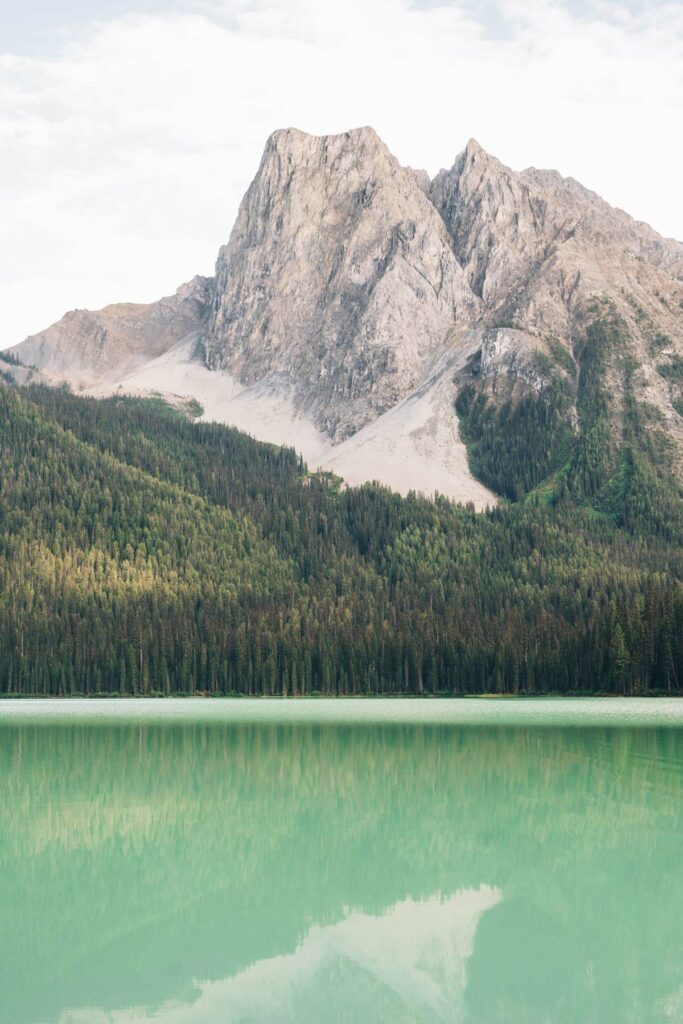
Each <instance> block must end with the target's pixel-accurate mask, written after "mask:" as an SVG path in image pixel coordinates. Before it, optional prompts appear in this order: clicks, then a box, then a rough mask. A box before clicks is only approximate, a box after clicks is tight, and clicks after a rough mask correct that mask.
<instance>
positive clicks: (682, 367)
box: [657, 353, 683, 383]
mask: <svg viewBox="0 0 683 1024" xmlns="http://www.w3.org/2000/svg"><path fill="white" fill-rule="evenodd" d="M657 370H658V372H659V373H660V374H661V375H662V377H666V378H667V380H673V381H676V383H679V382H681V381H683V356H679V355H678V353H674V354H673V355H672V356H670V358H669V362H668V363H660V364H659V366H658V367H657Z"/></svg>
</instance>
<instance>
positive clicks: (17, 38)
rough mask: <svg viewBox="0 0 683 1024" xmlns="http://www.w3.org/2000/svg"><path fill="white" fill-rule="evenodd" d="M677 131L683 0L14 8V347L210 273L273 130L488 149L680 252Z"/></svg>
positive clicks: (446, 149) (415, 162) (10, 295)
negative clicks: (62, 322)
mask: <svg viewBox="0 0 683 1024" xmlns="http://www.w3.org/2000/svg"><path fill="white" fill-rule="evenodd" d="M93 19H96V20H93ZM682 122H683V3H681V2H677V3H673V4H672V3H658V2H657V0H624V2H621V3H619V4H617V3H611V2H609V0H566V2H560V0H479V2H477V0H438V2H432V0H419V2H418V0H414V2H410V0H164V2H161V0H87V2H86V0H60V2H59V3H56V2H55V0H22V2H21V3H16V2H15V0H0V309H1V310H2V317H1V318H0V347H3V346H6V345H10V344H14V343H16V342H18V341H21V340H22V339H23V338H24V337H25V336H26V335H27V334H28V333H32V332H34V331H37V330H40V329H41V328H43V327H45V326H47V325H48V324H49V323H51V322H52V321H54V320H55V319H57V318H58V317H59V316H61V315H62V313H64V312H65V311H66V310H67V309H72V308H76V307H90V308H96V307H98V306H101V305H104V304H105V303H107V302H112V301H120V300H131V301H149V300H152V299H155V298H157V297H159V296H160V295H162V294H168V293H169V292H172V291H174V290H175V288H176V287H177V285H178V284H180V283H181V282H182V281H184V280H187V279H188V278H190V277H192V276H193V275H194V274H196V273H205V274H210V273H211V272H212V269H213V262H214V259H215V256H216V253H217V250H218V247H219V246H220V245H221V244H223V243H224V242H225V241H227V238H228V236H229V232H230V228H231V226H232V222H233V219H234V216H235V212H236V209H237V204H238V203H239V200H240V198H241V196H242V194H243V192H244V191H245V189H246V187H247V185H248V184H249V181H250V179H251V178H252V176H253V174H254V172H255V171H256V168H257V166H258V162H259V159H260V155H261V151H262V149H263V144H264V142H265V139H266V137H267V136H268V135H269V133H270V132H271V131H272V130H273V129H274V128H277V127H286V126H290V125H294V126H296V127H299V128H302V129H304V130H307V131H312V132H316V133H324V132H338V131H343V130H345V129H347V128H350V127H354V126H358V125H363V124H371V125H372V126H373V127H374V128H376V129H377V131H378V132H379V134H380V135H381V136H382V137H383V139H384V141H385V142H386V143H387V144H388V145H389V147H390V149H392V151H393V152H394V153H395V154H396V156H397V157H398V158H399V159H400V160H402V161H403V162H404V163H409V164H411V165H412V166H414V167H426V168H427V169H428V170H429V171H430V172H432V173H434V172H436V171H437V170H438V169H439V168H440V167H442V166H448V165H450V164H451V163H452V162H453V159H454V157H455V155H456V153H457V152H458V151H459V150H460V149H461V148H462V147H463V146H464V144H465V142H466V141H467V139H468V138H469V137H471V136H474V137H475V138H476V139H478V141H479V142H480V143H481V144H482V145H483V146H484V148H485V149H487V150H489V152H492V153H494V154H495V155H496V156H498V157H499V158H500V159H502V160H503V161H504V162H505V163H507V164H509V165H511V166H512V167H515V168H522V167H526V166H528V165H535V166H540V167H556V168H557V169H558V170H560V171H561V172H562V173H563V174H568V175H572V176H574V177H575V178H578V179H579V180H580V181H582V182H583V183H584V184H585V185H587V186H589V187H590V188H593V189H595V190H596V191H597V192H599V193H600V194H601V195H603V196H604V197H605V198H606V199H607V200H608V201H609V202H611V203H613V204H614V205H617V206H621V207H622V208H624V209H626V210H627V211H628V212H629V213H632V214H633V215H634V216H636V217H638V218H640V219H643V220H646V221H648V222H649V223H651V224H652V225H653V226H654V227H655V228H656V229H657V230H658V231H660V232H662V233H663V234H667V235H672V236H674V237H678V238H683V202H682V201H681V165H682V162H683V143H682V134H683V133H682V132H681V123H682Z"/></svg>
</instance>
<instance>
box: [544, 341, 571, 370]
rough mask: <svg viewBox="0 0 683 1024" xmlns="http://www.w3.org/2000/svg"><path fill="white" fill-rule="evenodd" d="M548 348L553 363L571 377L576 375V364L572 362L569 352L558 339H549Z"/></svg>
mask: <svg viewBox="0 0 683 1024" xmlns="http://www.w3.org/2000/svg"><path fill="white" fill-rule="evenodd" d="M548 347H549V349H550V354H551V356H552V357H553V359H554V360H555V363H556V364H557V365H558V366H559V367H560V368H561V369H563V370H564V371H565V373H568V374H569V375H570V376H571V377H573V376H574V375H575V373H576V363H575V362H574V359H573V357H572V354H571V352H570V351H569V350H568V349H567V348H565V346H564V345H563V344H562V342H561V341H560V340H559V339H558V338H552V337H551V338H549V339H548Z"/></svg>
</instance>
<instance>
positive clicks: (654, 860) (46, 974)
mask: <svg viewBox="0 0 683 1024" xmlns="http://www.w3.org/2000/svg"><path fill="white" fill-rule="evenodd" d="M0 771H1V773H2V775H1V777H2V780H3V783H2V791H1V792H2V797H1V799H0V1024H143V1022H151V1021H155V1022H159V1024H233V1022H235V1024H237V1022H239V1024H246V1022H249V1024H262V1022H269V1024H270V1022H272V1024H276V1022H277V1024H309V1022H310V1024H314V1022H315V1024H327V1022H329V1024H336V1022H348V1024H352V1022H353V1024H375V1022H387V1024H404V1022H405V1024H408V1022H411V1024H412V1022H415V1024H417V1022H430V1021H434V1022H453V1024H503V1022H505V1024H570V1022H571V1024H650V1022H661V1024H667V1022H672V1021H673V1022H683V701H681V702H676V701H664V700H649V701H621V700H608V701H583V700H573V701H544V700H539V701H500V700H468V701H456V700H453V701H414V700H413V701H398V700H396V701H384V700H357V701H342V700H338V701H326V700H312V701H290V702H281V701H268V702H266V701H247V700H244V701H211V700H188V701H166V702H161V701H118V702H110V701H101V702H99V701H91V702H82V701H73V702H42V703H41V702H29V701H21V702H19V701H18V702H12V703H10V702H6V703H3V704H0Z"/></svg>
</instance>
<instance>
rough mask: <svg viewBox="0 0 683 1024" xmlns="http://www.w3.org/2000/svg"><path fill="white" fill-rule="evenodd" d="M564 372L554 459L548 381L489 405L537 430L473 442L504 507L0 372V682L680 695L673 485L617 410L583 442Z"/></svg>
mask: <svg viewBox="0 0 683 1024" xmlns="http://www.w3.org/2000/svg"><path fill="white" fill-rule="evenodd" d="M594 345H595V350H596V352H595V359H597V360H598V361H599V357H600V339H599V338H598V339H597V341H595V340H594ZM583 386H584V392H585V400H584V402H583V405H582V406H581V407H580V408H581V415H582V418H583V419H584V421H585V429H583V431H582V433H581V435H580V437H579V438H578V440H577V441H576V442H575V445H574V449H573V450H572V452H571V453H570V452H569V448H568V446H569V440H568V438H567V437H566V436H565V434H564V433H562V434H561V436H560V435H559V434H555V433H553V431H554V429H555V426H556V425H557V424H558V423H559V419H558V417H559V413H560V408H559V407H560V406H561V401H562V400H561V397H560V398H558V403H557V405H553V407H552V408H551V409H550V411H544V412H540V411H539V410H534V409H533V408H531V407H526V406H525V407H522V409H521V411H520V412H518V413H516V412H514V411H513V410H510V409H508V410H506V411H505V412H504V413H503V416H505V417H507V420H506V422H510V421H512V424H513V427H514V426H515V423H518V421H519V420H520V418H521V420H522V421H523V420H524V418H525V417H529V418H530V419H531V421H532V432H531V435H530V436H532V437H535V436H539V437H540V436H542V435H544V432H546V431H547V430H548V428H550V440H549V445H548V448H547V450H545V451H543V452H541V453H540V454H539V455H538V456H533V457H532V456H531V455H530V456H529V460H528V465H527V463H525V462H524V459H523V458H522V465H521V469H520V471H519V472H518V473H517V474H516V475H515V474H514V473H512V472H511V471H510V465H511V462H510V460H511V459H512V458H513V457H514V458H517V457H518V456H519V451H520V448H519V438H520V437H521V436H522V434H521V433H520V431H519V430H518V431H517V432H516V433H515V430H512V431H511V432H509V439H508V442H506V444H504V445H502V448H501V450H500V451H499V452H498V454H496V452H493V453H492V452H491V450H490V446H489V448H488V449H487V447H486V443H485V438H484V443H480V451H479V458H480V461H481V462H482V463H483V464H484V465H485V467H487V468H485V472H489V473H490V474H492V475H495V476H496V478H497V479H498V480H501V481H505V480H508V481H509V485H508V484H505V486H504V487H502V489H503V490H504V491H505V492H506V493H508V494H509V495H510V497H513V498H518V499H520V500H518V501H517V502H516V503H511V504H503V505H501V506H500V507H499V508H497V509H495V510H493V511H490V512H488V513H484V514H476V513H475V512H474V511H473V510H472V509H468V508H462V507H458V506H454V505H452V504H451V503H449V502H448V501H446V500H444V499H437V500H435V501H429V500H426V499H423V498H420V497H417V496H410V497H408V498H407V499H402V498H400V497H398V496H396V495H394V494H392V493H390V492H389V491H387V490H385V489H383V488H380V487H377V486H366V487H363V488H360V489H349V490H344V489H341V488H339V486H338V482H336V481H335V480H333V479H332V478H329V477H324V476H317V475H309V474H308V473H307V471H306V468H305V466H304V465H303V464H302V463H301V461H300V460H299V459H298V458H297V456H296V455H295V453H294V452H293V451H289V450H283V449H278V448H275V447H271V446H268V445H263V444H259V443H257V442H255V441H252V440H251V439H250V438H248V437H246V436H245V435H242V434H240V433H238V432H236V431H233V430H230V429H227V428H225V427H221V426H217V425H209V424H202V423H193V422H190V421H189V420H188V419H186V418H185V417H184V416H182V415H180V414H179V413H178V412H176V411H174V410H172V409H170V408H168V407H166V406H165V405H163V403H161V402H155V401H141V400H133V399H111V400H107V401H95V400H92V399H85V398H78V397H74V396H73V395H71V394H69V393H68V392H66V391H63V390H54V389H43V388H30V389H17V388H12V387H9V386H3V385H2V384H1V383H0V469H1V477H0V693H2V694H5V695H8V694H40V695H51V694H52V695H62V694H98V693H112V694H152V693H167V694H168V693H176V692H177V693H210V694H230V693H249V694H288V695H296V694H306V693H331V694H338V693H348V694H361V693H391V694H396V693H398V694H421V693H427V694H429V693H445V692H448V693H473V692H492V693H503V692H511V693H542V692H568V693H579V692H595V693H628V694H631V693H655V692H664V693H672V692H680V691H681V690H683V551H682V549H681V543H680V541H681V537H682V536H683V516H682V513H681V509H682V508H683V503H682V502H681V495H680V489H678V488H677V486H676V485H675V483H674V482H673V481H672V480H671V479H670V478H669V477H668V475H667V473H666V471H665V462H666V459H665V457H663V456H662V453H661V452H660V451H659V450H658V449H657V447H656V444H655V442H654V441H647V442H646V441H645V440H644V438H645V437H646V436H649V434H650V433H651V432H648V431H644V430H642V429H641V427H642V424H641V423H640V421H639V416H641V412H640V411H639V410H638V409H636V408H635V407H634V408H633V409H631V410H630V413H629V416H627V420H626V422H625V426H624V443H623V445H622V446H621V447H619V448H618V450H613V449H612V448H611V447H610V446H609V444H605V443H602V442H601V437H602V436H603V433H604V427H603V419H604V411H603V410H601V408H600V407H599V406H600V403H599V401H598V400H597V399H596V398H594V397H593V398H591V396H590V394H589V389H588V386H587V385H586V384H585V382H584V385H583ZM470 401H471V402H473V401H476V400H475V399H474V398H472V397H470ZM490 415H493V414H488V413H487V412H486V410H485V409H483V407H479V408H478V410H477V412H476V416H474V415H473V416H472V417H471V419H470V423H471V425H472V430H474V431H476V430H477V429H479V430H480V438H481V437H484V434H485V430H486V429H488V427H487V426H486V425H487V424H488V423H489V419H490ZM482 424H483V426H482ZM510 438H511V439H510ZM515 438H517V440H515ZM648 445H650V448H649V449H648V447H647V446H648ZM560 459H561V460H562V465H558V466H557V468H555V462H556V461H557V460H560ZM553 471H554V475H553ZM548 473H549V474H550V475H549V476H546V474H548ZM539 482H540V486H538V487H536V485H537V484H539ZM534 488H536V489H535V490H534ZM524 495H526V498H524Z"/></svg>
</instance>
